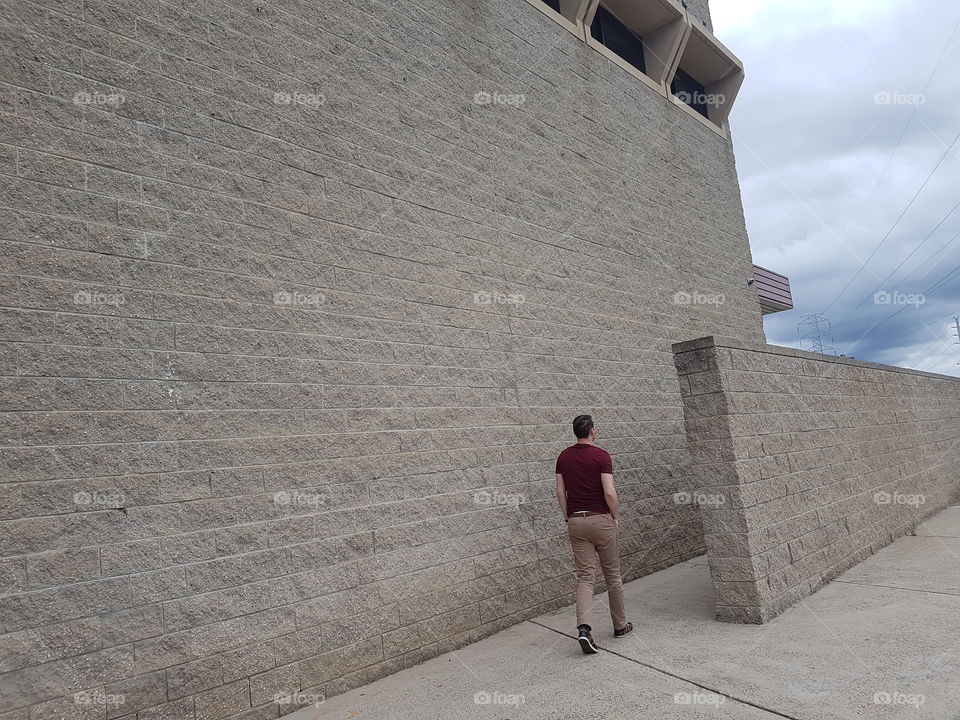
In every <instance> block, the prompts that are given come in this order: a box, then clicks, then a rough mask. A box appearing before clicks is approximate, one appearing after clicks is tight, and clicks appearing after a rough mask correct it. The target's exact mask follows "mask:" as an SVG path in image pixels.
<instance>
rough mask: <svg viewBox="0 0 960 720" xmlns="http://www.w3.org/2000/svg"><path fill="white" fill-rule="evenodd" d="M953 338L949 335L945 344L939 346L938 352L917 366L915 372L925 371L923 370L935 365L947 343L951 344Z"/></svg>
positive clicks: (945, 339)
mask: <svg viewBox="0 0 960 720" xmlns="http://www.w3.org/2000/svg"><path fill="white" fill-rule="evenodd" d="M951 337H952V336H950V335H947V337H946V338H944V340H943V342H941V343H940V346H939V347H938V348H937V349H936V350H934V351H933V352H932V353H931V354H930V355H929V356H928V357H927V358H926V359H925V360H924V361H923V362H921V363H920V364H919V365H917V366H916V367H915V368H914V370H923V369H925V368H926V367H928V366H929V365H932V364H933V361H935V360H937V359H938V358H937V356H938V355H940V353H942V352H943V350H944V348H945V347H946V346H947V343H949V342H950V339H951Z"/></svg>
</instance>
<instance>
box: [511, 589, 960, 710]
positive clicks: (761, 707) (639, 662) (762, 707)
mask: <svg viewBox="0 0 960 720" xmlns="http://www.w3.org/2000/svg"><path fill="white" fill-rule="evenodd" d="M954 597H956V596H954ZM527 622H529V623H531V624H533V625H539V626H540V627H542V628H545V629H546V630H549V631H550V632H554V633H557V634H558V635H563V636H565V637H568V638H570V639H571V640H576V638H575V637H574V636H573V635H568V634H567V633H565V632H563V631H562V630H556V629H555V628H552V627H550V626H549V625H544V624H543V623H541V622H537V621H536V620H527ZM600 652H606V653H610V654H611V655H616V656H617V657H618V658H622V659H623V660H627V661H629V662H632V663H635V664H637V665H642V666H643V667H645V668H648V669H650V670H653V671H655V672H658V673H661V674H662V675H667V676H668V677H672V678H674V679H676V680H681V681H683V682H685V683H689V684H691V685H695V686H696V687H699V688H702V689H704V690H706V691H708V692H712V693H714V694H715V695H722V696H723V697H725V698H729V699H730V700H733V701H734V702H738V703H741V704H743V705H749V706H750V707H754V708H756V709H757V710H762V711H764V712H767V713H770V714H771V715H776V716H777V717H782V718H787V720H803V719H802V718H799V717H797V716H796V715H788V714H787V713H784V712H781V711H780V710H774V709H773V708H769V707H766V706H765V705H760V704H759V703H755V702H753V701H751V700H745V699H744V698H741V697H737V696H736V695H731V694H730V693H726V692H723V690H717V689H716V688H713V687H710V686H709V685H704V684H703V683H702V682H698V681H697V680H691V679H690V678H685V677H683V676H682V675H677V674H676V673H672V672H670V671H669V670H664V669H663V668H658V667H657V666H655V665H650V664H649V663H645V662H643V661H642V660H637V659H636V658H632V657H629V656H628V655H623V654H622V653H618V652H617V651H616V650H610V649H608V648H604V647H601V648H600Z"/></svg>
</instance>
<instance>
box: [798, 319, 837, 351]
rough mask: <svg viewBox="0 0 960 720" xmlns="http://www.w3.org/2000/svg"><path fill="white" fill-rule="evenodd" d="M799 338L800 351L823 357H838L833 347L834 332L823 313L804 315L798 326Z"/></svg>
mask: <svg viewBox="0 0 960 720" xmlns="http://www.w3.org/2000/svg"><path fill="white" fill-rule="evenodd" d="M797 337H798V338H800V349H801V350H810V351H811V352H818V353H822V354H823V355H836V354H837V351H836V349H835V348H834V347H833V330H832V329H831V326H830V320H829V319H828V318H827V316H826V315H824V314H823V313H814V314H813V315H804V316H803V319H802V320H801V321H800V322H799V323H798V324H797Z"/></svg>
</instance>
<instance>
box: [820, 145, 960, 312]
mask: <svg viewBox="0 0 960 720" xmlns="http://www.w3.org/2000/svg"><path fill="white" fill-rule="evenodd" d="M957 140H960V133H958V134H957V136H956V137H955V138H954V139H953V142H951V143H950V146H949V147H948V148H947V149H946V151H945V152H944V153H943V155H941V156H940V159H939V160H937V164H936V165H934V166H933V170H931V171H930V173H929V174H928V175H927V177H926V179H925V180H924V181H923V184H922V185H921V186H920V187H919V188H918V189H917V191H916V192H915V193H914V194H913V197H912V198H910V202H908V203H907V206H906V207H905V208H904V209H903V211H902V212H901V213H900V214H899V215H898V216H897V219H896V220H895V221H894V222H893V225H891V226H890V229H889V230H887V232H886V233H885V234H884V236H883V237H882V238H880V242H879V243H877V246H876V247H875V248H874V249H873V252H871V253H870V256H869V257H868V258H867V259H866V260H864V261H863V262H862V263H861V264H860V267H859V268H858V269H857V271H856V272H855V273H854V274H853V277H852V278H850V280H848V281H847V284H846V285H844V286H843V289H841V290H840V292H838V293H837V294H836V296H834V298H833V300H831V301H830V304H829V305H827V307H826V308H824V312H826V311H827V310H829V309H830V308H831V307H833V304H834V303H835V302H836V301H837V300H838V299H839V297H840V296H841V295H843V293H844V292H846V290H847V288H848V287H850V286H851V285H852V284H853V281H854V280H856V279H857V278H858V277H860V273H862V272H863V269H864V268H865V267H866V266H867V264H868V263H869V262H870V261H871V260H872V259H873V257H874V256H875V255H876V254H877V252H878V251H879V250H880V248H881V247H883V244H884V243H885V242H886V241H887V239H888V238H889V237H890V234H891V233H892V232H893V231H894V230H895V229H896V227H897V225H899V224H900V221H901V220H902V219H903V216H904V215H906V214H907V211H908V210H909V209H910V208H911V207H912V206H913V203H914V202H915V201H916V199H917V197H919V195H920V193H921V192H923V189H924V188H925V187H926V186H927V183H928V182H930V178H932V177H933V175H934V173H935V172H936V171H937V168H939V167H940V165H941V164H943V161H944V160H945V159H946V157H947V155H949V154H950V151H951V150H953V146H954V145H956V144H957Z"/></svg>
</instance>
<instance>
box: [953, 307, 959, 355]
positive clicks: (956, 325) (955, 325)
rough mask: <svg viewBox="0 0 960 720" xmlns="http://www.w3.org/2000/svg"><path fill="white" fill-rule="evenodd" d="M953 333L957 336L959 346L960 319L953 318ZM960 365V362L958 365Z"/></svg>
mask: <svg viewBox="0 0 960 720" xmlns="http://www.w3.org/2000/svg"><path fill="white" fill-rule="evenodd" d="M953 331H954V332H955V333H956V334H957V343H956V344H957V345H960V317H954V318H953ZM957 365H960V362H958V363H957Z"/></svg>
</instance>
